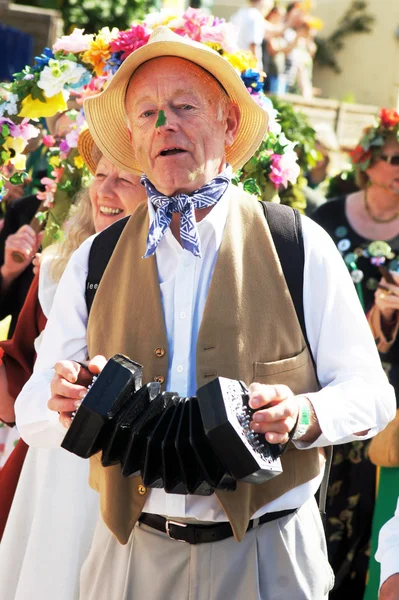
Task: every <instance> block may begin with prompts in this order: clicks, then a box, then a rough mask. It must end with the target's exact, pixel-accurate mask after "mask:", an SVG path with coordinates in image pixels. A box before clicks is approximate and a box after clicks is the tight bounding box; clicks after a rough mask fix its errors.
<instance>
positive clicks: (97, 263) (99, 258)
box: [85, 217, 130, 315]
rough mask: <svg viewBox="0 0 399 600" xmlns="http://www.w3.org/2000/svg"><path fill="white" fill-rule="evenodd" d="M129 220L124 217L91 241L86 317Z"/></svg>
mask: <svg viewBox="0 0 399 600" xmlns="http://www.w3.org/2000/svg"><path fill="white" fill-rule="evenodd" d="M129 218H130V217H125V218H124V219H120V220H119V221H116V223H113V225H110V226H109V227H107V229H104V231H102V232H101V233H100V234H99V235H98V236H97V237H95V238H94V240H93V243H92V245H91V248H90V254H89V269H88V273H87V279H86V292H85V295H86V306H87V314H88V315H89V314H90V310H91V305H92V304H93V300H94V296H95V295H96V291H97V288H98V286H99V285H100V281H101V278H102V276H103V274H104V271H105V269H106V268H107V264H108V263H109V260H110V258H111V256H112V253H113V251H114V249H115V246H116V244H117V243H118V240H119V238H120V236H121V234H122V231H123V230H124V228H125V225H126V223H127V222H128V220H129Z"/></svg>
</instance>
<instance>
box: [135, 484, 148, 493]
mask: <svg viewBox="0 0 399 600" xmlns="http://www.w3.org/2000/svg"><path fill="white" fill-rule="evenodd" d="M137 491H138V493H139V494H140V496H144V494H146V493H147V488H146V487H145V485H139V486H138V488H137Z"/></svg>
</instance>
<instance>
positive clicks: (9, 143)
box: [3, 136, 26, 171]
mask: <svg viewBox="0 0 399 600" xmlns="http://www.w3.org/2000/svg"><path fill="white" fill-rule="evenodd" d="M25 148H26V142H25V140H23V139H22V138H13V137H11V136H10V137H8V138H7V139H6V141H5V142H4V144H3V149H4V150H5V151H6V152H7V154H8V160H7V162H6V164H9V163H11V164H12V165H14V167H15V168H16V170H17V171H23V170H24V169H25V164H26V156H25V154H22V152H23V151H24V150H25Z"/></svg>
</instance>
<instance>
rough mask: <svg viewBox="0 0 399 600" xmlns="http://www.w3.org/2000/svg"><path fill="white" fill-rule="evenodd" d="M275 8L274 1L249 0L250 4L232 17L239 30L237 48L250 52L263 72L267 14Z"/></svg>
mask: <svg viewBox="0 0 399 600" xmlns="http://www.w3.org/2000/svg"><path fill="white" fill-rule="evenodd" d="M272 6H273V0H249V4H248V5H247V6H245V7H243V8H240V9H239V10H238V11H237V12H236V13H234V15H233V16H232V17H231V23H233V25H234V26H235V27H236V29H237V46H238V47H239V49H240V50H249V51H250V52H252V54H253V55H254V56H255V58H256V59H257V61H258V68H259V70H260V71H261V72H262V71H263V69H264V66H263V57H262V43H263V40H264V38H265V31H266V24H265V14H267V13H268V12H269V11H270V9H271V8H272Z"/></svg>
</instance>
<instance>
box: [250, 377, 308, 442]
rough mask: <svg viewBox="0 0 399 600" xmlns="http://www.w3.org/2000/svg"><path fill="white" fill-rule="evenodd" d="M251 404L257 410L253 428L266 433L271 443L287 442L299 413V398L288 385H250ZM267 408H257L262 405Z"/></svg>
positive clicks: (257, 431)
mask: <svg viewBox="0 0 399 600" xmlns="http://www.w3.org/2000/svg"><path fill="white" fill-rule="evenodd" d="M249 406H250V407H251V408H252V409H255V410H256V411H257V412H256V413H255V414H254V415H253V421H251V424H250V426H251V429H253V430H254V431H255V432H256V433H264V434H265V437H266V440H267V441H268V442H269V443H270V444H285V443H286V442H288V439H289V434H290V432H291V430H292V429H293V428H294V427H295V423H296V422H297V419H298V414H299V400H298V397H297V396H295V395H294V393H293V391H292V390H290V388H289V387H288V386H286V385H263V384H261V383H251V385H250V386H249ZM263 406H264V407H267V408H265V410H257V409H259V408H261V407H263Z"/></svg>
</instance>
